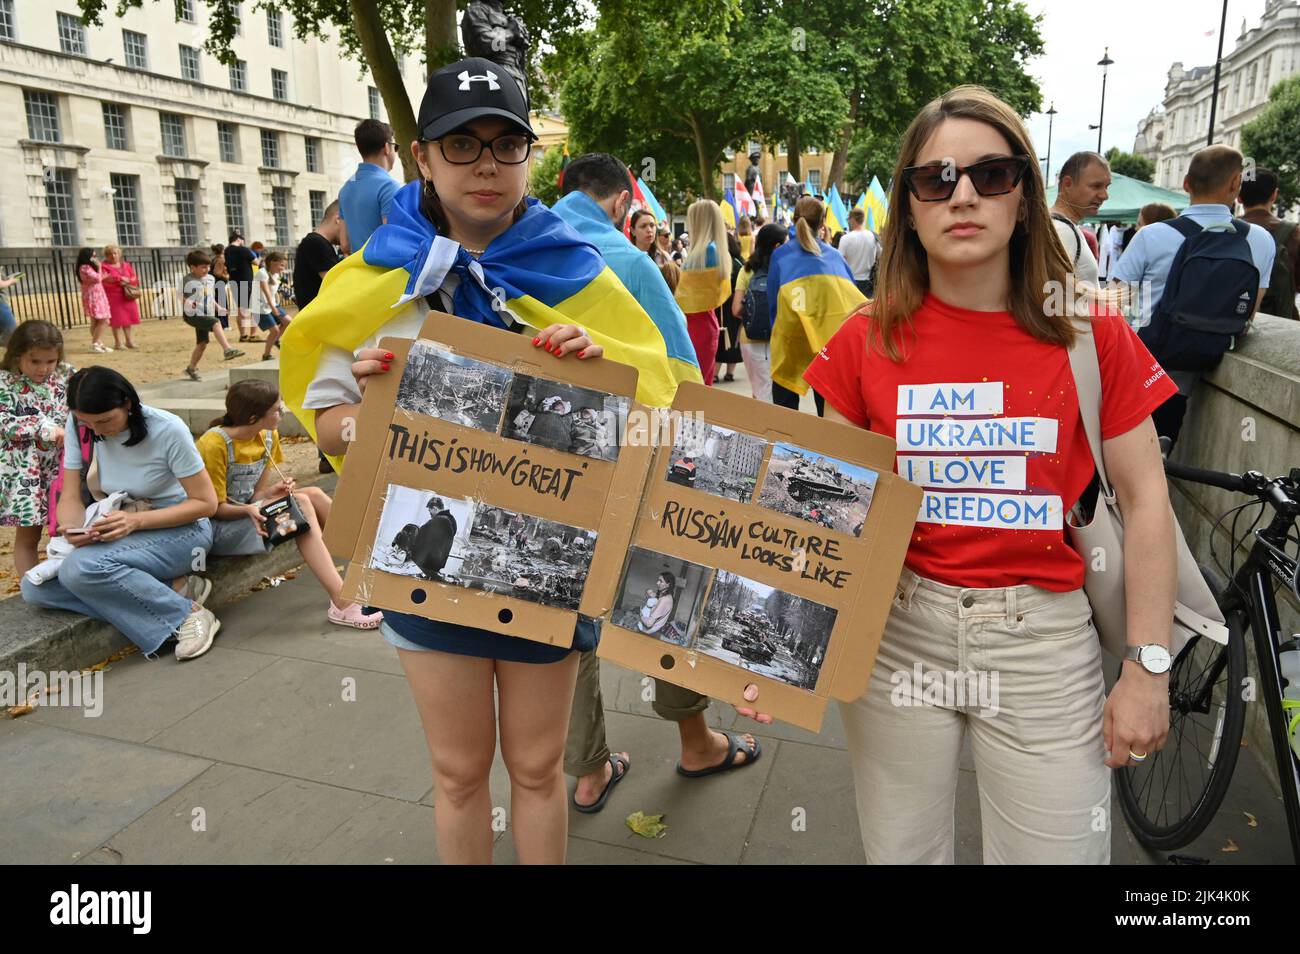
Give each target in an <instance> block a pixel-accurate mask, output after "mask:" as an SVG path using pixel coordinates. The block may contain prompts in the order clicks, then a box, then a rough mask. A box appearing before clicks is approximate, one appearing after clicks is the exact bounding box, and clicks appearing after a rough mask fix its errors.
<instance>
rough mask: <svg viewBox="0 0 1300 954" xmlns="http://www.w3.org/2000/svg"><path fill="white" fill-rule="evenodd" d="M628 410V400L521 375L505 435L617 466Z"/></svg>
mask: <svg viewBox="0 0 1300 954" xmlns="http://www.w3.org/2000/svg"><path fill="white" fill-rule="evenodd" d="M627 409H628V400H627V398H625V397H620V396H618V395H614V394H606V393H605V392H603V391H593V390H591V389H590V388H582V387H578V386H577V385H576V384H565V383H563V382H561V381H548V380H547V379H546V378H535V377H533V376H532V375H528V374H516V375H515V376H514V381H513V382H512V383H511V385H510V394H509V398H508V400H507V403H506V415H505V419H504V421H503V422H502V425H501V433H502V436H504V437H509V438H512V439H514V440H517V441H525V442H527V443H529V444H538V445H541V446H542V447H550V448H554V449H555V450H558V451H564V452H566V453H569V454H580V455H582V456H583V457H593V458H595V459H596V460H609V461H614V460H618V448H619V443H620V441H621V440H622V435H623V433H624V432H625V431H626V428H627Z"/></svg>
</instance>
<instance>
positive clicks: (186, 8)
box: [176, 0, 196, 23]
mask: <svg viewBox="0 0 1300 954" xmlns="http://www.w3.org/2000/svg"><path fill="white" fill-rule="evenodd" d="M176 19H177V20H180V21H181V22H182V23H195V22H196V18H195V16H194V0H176Z"/></svg>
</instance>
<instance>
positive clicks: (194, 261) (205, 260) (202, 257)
mask: <svg viewBox="0 0 1300 954" xmlns="http://www.w3.org/2000/svg"><path fill="white" fill-rule="evenodd" d="M185 264H186V265H188V266H189V267H190V268H197V267H198V266H200V265H211V264H212V256H211V255H210V254H208V253H207V252H205V251H203V249H201V248H196V249H191V250H190V251H189V252H187V253H186V254H185Z"/></svg>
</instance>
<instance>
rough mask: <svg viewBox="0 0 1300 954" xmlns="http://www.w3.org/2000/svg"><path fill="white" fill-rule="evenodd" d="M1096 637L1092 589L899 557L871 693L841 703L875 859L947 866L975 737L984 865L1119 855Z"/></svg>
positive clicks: (865, 839) (1105, 860) (1089, 860)
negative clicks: (960, 576)
mask: <svg viewBox="0 0 1300 954" xmlns="http://www.w3.org/2000/svg"><path fill="white" fill-rule="evenodd" d="M1104 701H1105V699H1104V689H1103V685H1102V673H1101V647H1100V644H1099V643H1098V640H1097V632H1096V630H1095V629H1094V628H1093V626H1092V611H1091V608H1090V607H1089V605H1088V600H1087V597H1086V596H1085V595H1084V593H1083V591H1082V590H1076V591H1074V592H1071V593H1053V592H1050V591H1048V590H1044V589H1040V588H1038V587H1034V586H1015V587H1007V588H1005V589H962V588H959V587H952V586H944V585H943V584H940V583H935V582H934V581H932V580H926V579H923V578H921V577H918V576H917V575H916V574H914V573H912V572H910V571H908V570H904V571H903V576H902V579H901V580H900V581H899V586H898V592H897V593H896V595H895V599H894V604H893V609H892V611H891V613H890V616H889V621H888V623H887V625H886V627H885V635H884V638H883V640H882V641H881V645H880V654H879V656H877V658H876V665H875V668H874V670H873V671H872V674H871V682H870V688H869V689H868V691H867V693H866V695H865V696H863V697H862V698H861V699H858V700H857V701H855V702H851V703H841V704H840V710H841V713H842V714H843V717H844V730H845V734H846V737H847V740H848V748H849V754H850V757H851V759H852V762H853V774H854V782H855V787H856V790H857V802H858V820H859V823H860V825H861V829H862V844H863V848H864V849H865V850H866V855H867V861H868V862H869V863H873V864H951V863H952V861H953V851H954V841H955V838H954V824H955V822H954V807H955V802H956V792H957V771H958V758H959V755H960V753H961V748H962V743H963V740H964V739H965V737H966V736H967V734H968V733H969V736H970V743H971V750H972V753H973V755H974V758H975V772H976V777H977V780H978V783H979V794H980V815H981V824H982V828H983V845H984V862H985V863H986V864H1109V863H1110V827H1111V817H1110V769H1109V768H1107V767H1106V765H1105V764H1104V761H1103V760H1104V758H1105V752H1104V750H1103V743H1102V734H1101V732H1102V707H1103V704H1104Z"/></svg>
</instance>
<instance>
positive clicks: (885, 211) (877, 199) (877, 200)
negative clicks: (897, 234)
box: [859, 176, 889, 231]
mask: <svg viewBox="0 0 1300 954" xmlns="http://www.w3.org/2000/svg"><path fill="white" fill-rule="evenodd" d="M859 201H862V202H865V203H866V205H865V206H864V207H865V208H866V209H867V210H868V211H869V213H871V217H872V218H873V219H874V220H875V222H876V224H875V226H874V229H875V230H876V231H879V230H880V229H883V228H884V227H885V219H887V218H888V217H889V196H887V195H886V194H885V188H884V186H882V185H881V184H880V179H878V178H877V177H876V176H872V177H871V185H869V186H868V187H867V191H866V192H864V193H863V194H862V199H860V200H859Z"/></svg>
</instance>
